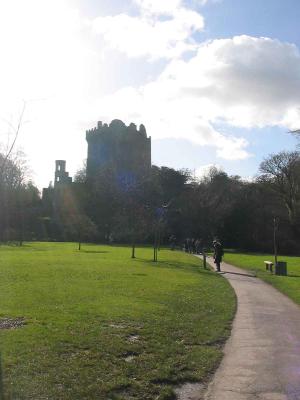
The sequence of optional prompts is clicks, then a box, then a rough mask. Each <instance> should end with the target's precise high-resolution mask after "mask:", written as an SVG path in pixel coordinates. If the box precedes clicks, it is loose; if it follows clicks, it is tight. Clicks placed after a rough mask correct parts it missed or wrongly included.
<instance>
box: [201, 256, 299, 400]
mask: <svg viewBox="0 0 300 400" xmlns="http://www.w3.org/2000/svg"><path fill="white" fill-rule="evenodd" d="M208 262H209V264H210V265H212V266H213V265H214V264H213V260H212V259H208ZM221 269H222V273H224V277H225V278H227V279H228V280H229V282H230V284H231V285H232V287H233V289H234V290H235V292H236V295H237V300H238V309H237V313H236V316H235V320H234V323H233V329H232V333H231V337H230V338H229V340H228V342H227V343H226V345H225V348H224V353H225V355H224V358H223V361H222V363H221V365H220V367H219V369H218V370H217V372H216V373H215V376H214V378H213V380H212V382H211V383H210V385H209V387H208V390H207V392H206V394H205V396H204V398H205V400H300V307H299V306H298V305H296V304H295V303H293V302H292V301H291V300H290V299H289V298H287V297H286V296H285V295H283V294H281V293H280V292H278V291H277V290H276V289H274V288H273V287H272V286H270V285H268V284H266V283H264V282H263V281H261V280H260V279H258V278H255V277H253V276H251V275H250V274H249V275H247V272H246V271H245V270H241V269H239V268H236V267H233V266H232V265H229V264H226V263H222V265H221ZM295 279H297V278H295Z"/></svg>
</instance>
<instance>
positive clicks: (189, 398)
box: [175, 383, 206, 400]
mask: <svg viewBox="0 0 300 400" xmlns="http://www.w3.org/2000/svg"><path fill="white" fill-rule="evenodd" d="M205 390H206V386H205V385H204V384H201V383H185V384H184V385H182V386H180V387H178V388H177V389H175V393H176V395H177V399H178V400H202V399H203V395H204V393H205Z"/></svg>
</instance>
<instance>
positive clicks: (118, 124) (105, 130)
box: [86, 119, 150, 142]
mask: <svg viewBox="0 0 300 400" xmlns="http://www.w3.org/2000/svg"><path fill="white" fill-rule="evenodd" d="M106 134H111V135H113V136H115V135H116V134H119V135H123V136H126V135H127V134H136V135H137V136H142V137H144V138H145V139H150V138H147V132H146V128H145V126H144V125H143V124H141V125H140V127H139V129H137V126H136V125H135V124H133V123H131V124H129V125H128V126H126V125H125V124H124V122H123V121H121V120H119V119H114V120H113V121H111V123H110V124H109V125H108V124H106V123H104V124H103V123H102V121H98V123H97V126H96V127H95V128H92V129H88V130H87V131H86V140H87V141H88V142H89V140H93V139H95V137H98V136H99V135H106Z"/></svg>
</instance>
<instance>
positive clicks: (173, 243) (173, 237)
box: [169, 235, 177, 250]
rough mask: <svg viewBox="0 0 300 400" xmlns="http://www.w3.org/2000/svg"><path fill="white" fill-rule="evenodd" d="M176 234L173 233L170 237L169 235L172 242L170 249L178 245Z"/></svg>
mask: <svg viewBox="0 0 300 400" xmlns="http://www.w3.org/2000/svg"><path fill="white" fill-rule="evenodd" d="M176 240H177V239H176V236H175V235H171V236H170V237H169V243H170V249H171V250H175V247H176Z"/></svg>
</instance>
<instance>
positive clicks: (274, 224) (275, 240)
mask: <svg viewBox="0 0 300 400" xmlns="http://www.w3.org/2000/svg"><path fill="white" fill-rule="evenodd" d="M277 229H278V218H277V217H274V219H273V241H274V259H275V263H274V268H275V271H276V266H277V237H276V234H277Z"/></svg>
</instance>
